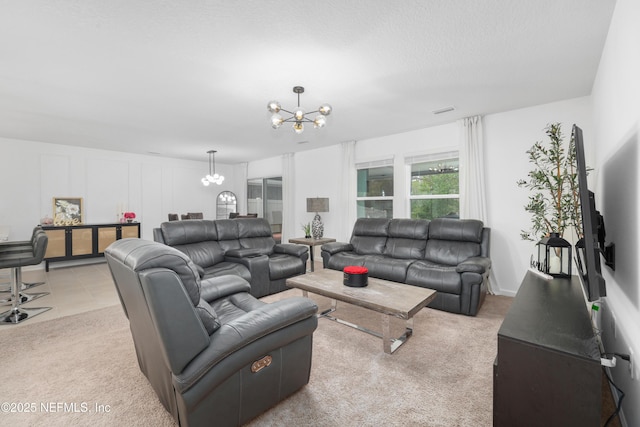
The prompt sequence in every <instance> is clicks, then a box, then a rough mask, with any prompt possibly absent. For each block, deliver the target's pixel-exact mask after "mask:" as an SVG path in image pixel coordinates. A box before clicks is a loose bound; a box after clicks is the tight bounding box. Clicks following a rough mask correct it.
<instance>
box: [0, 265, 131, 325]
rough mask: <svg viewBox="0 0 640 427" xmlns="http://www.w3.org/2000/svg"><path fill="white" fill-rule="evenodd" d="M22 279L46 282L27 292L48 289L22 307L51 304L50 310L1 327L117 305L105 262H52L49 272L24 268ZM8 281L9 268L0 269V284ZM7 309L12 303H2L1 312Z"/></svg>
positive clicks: (4, 295) (42, 320)
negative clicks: (75, 263)
mask: <svg viewBox="0 0 640 427" xmlns="http://www.w3.org/2000/svg"><path fill="white" fill-rule="evenodd" d="M22 279H23V281H25V282H30V281H46V283H45V284H43V285H40V286H36V287H34V288H31V289H29V290H26V291H25V292H26V293H38V292H49V295H46V296H43V297H40V298H38V299H35V300H33V301H31V302H29V303H27V304H25V305H24V307H25V308H28V307H52V309H51V310H49V311H46V312H44V313H42V314H39V315H37V316H34V317H33V318H31V319H28V320H26V321H23V322H21V323H19V324H17V325H14V324H5V325H0V328H16V327H20V326H23V325H28V324H33V323H36V322H44V321H47V320H51V319H55V318H58V317H63V316H69V315H72V314H78V313H83V312H86V311H91V310H95V309H98V308H103V307H108V306H111V305H117V304H120V300H119V299H118V294H117V293H116V289H115V286H114V284H113V281H112V279H111V273H110V272H109V268H108V267H107V263H106V262H105V261H101V262H97V263H92V264H82V265H76V266H70V267H67V266H62V265H60V264H59V265H58V266H56V264H53V263H52V264H51V266H50V268H49V272H45V270H44V267H43V268H38V269H32V270H24V271H23V273H22ZM10 280H11V276H10V271H9V270H8V269H5V270H0V283H7V282H10ZM6 295H7V294H4V293H3V294H0V299H4V298H5V297H6ZM10 308H11V305H2V306H0V312H5V311H7V310H9V309H10Z"/></svg>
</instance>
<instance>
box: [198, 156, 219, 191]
mask: <svg viewBox="0 0 640 427" xmlns="http://www.w3.org/2000/svg"><path fill="white" fill-rule="evenodd" d="M215 153H217V151H216V150H209V151H207V154H209V174H207V176H205V177H204V178H202V180H201V181H202V185H204V186H205V187H208V186H209V185H210V184H211V183H214V184H218V185H221V184H222V181H224V176H222V175H218V174H217V173H216V159H215V157H214V154H215Z"/></svg>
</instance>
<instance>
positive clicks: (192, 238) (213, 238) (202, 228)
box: [160, 220, 224, 268]
mask: <svg viewBox="0 0 640 427" xmlns="http://www.w3.org/2000/svg"><path fill="white" fill-rule="evenodd" d="M160 231H161V234H162V239H163V241H164V243H165V244H166V245H169V246H172V247H174V248H176V249H178V250H180V251H182V252H184V253H185V254H186V255H187V256H188V257H189V258H191V260H192V261H193V262H195V263H196V264H197V265H199V266H201V267H203V268H207V267H211V266H212V265H215V264H217V263H219V262H222V261H224V250H223V249H222V248H221V247H220V245H219V244H218V232H217V229H216V225H215V223H214V221H210V220H189V221H170V222H163V223H162V224H161V225H160Z"/></svg>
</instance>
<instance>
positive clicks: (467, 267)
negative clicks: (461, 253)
mask: <svg viewBox="0 0 640 427" xmlns="http://www.w3.org/2000/svg"><path fill="white" fill-rule="evenodd" d="M490 268H491V258H486V257H479V256H478V257H471V258H467V259H465V260H464V261H462V262H461V263H460V264H458V265H457V266H456V271H457V272H458V273H478V274H484V273H485V272H487V271H488V270H489V269H490Z"/></svg>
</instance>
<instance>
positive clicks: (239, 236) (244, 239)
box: [153, 218, 309, 298]
mask: <svg viewBox="0 0 640 427" xmlns="http://www.w3.org/2000/svg"><path fill="white" fill-rule="evenodd" d="M153 239H154V240H155V241H156V242H160V243H164V244H165V245H168V246H172V247H174V248H176V249H178V250H180V251H182V252H183V253H185V254H186V255H187V256H188V257H189V258H191V260H192V261H193V262H194V263H195V264H196V267H197V268H198V271H199V272H200V275H201V277H202V278H204V279H207V278H210V277H218V276H222V275H228V274H231V275H235V276H240V277H242V278H243V279H245V280H246V281H247V282H249V283H250V284H251V295H253V296H254V297H256V298H260V297H263V296H265V295H271V294H274V293H277V292H281V291H284V290H285V289H288V288H287V286H286V285H285V281H286V279H288V278H289V277H293V276H297V275H299V274H304V273H305V272H306V265H307V259H308V257H309V250H308V248H307V247H306V246H303V245H294V244H288V243H285V244H277V243H276V242H275V240H274V239H273V236H272V232H271V226H270V225H269V222H268V221H267V220H265V219H264V218H240V219H220V220H215V221H213V220H200V219H189V220H184V221H170V222H164V223H162V224H161V225H160V227H159V228H155V229H154V230H153Z"/></svg>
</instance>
